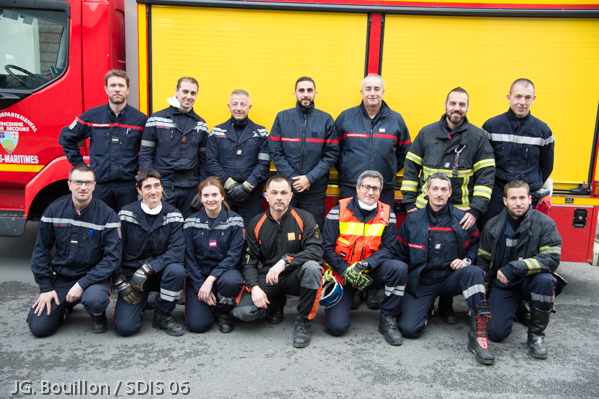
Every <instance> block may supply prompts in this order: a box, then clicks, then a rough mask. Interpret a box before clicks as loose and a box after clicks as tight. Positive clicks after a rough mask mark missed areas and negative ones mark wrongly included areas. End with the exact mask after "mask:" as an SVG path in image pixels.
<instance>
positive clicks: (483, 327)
mask: <svg viewBox="0 0 599 399" xmlns="http://www.w3.org/2000/svg"><path fill="white" fill-rule="evenodd" d="M490 318H491V315H490V314H478V315H476V341H477V342H478V345H480V347H481V348H483V349H487V348H488V347H489V342H488V341H487V329H488V327H489V319H490Z"/></svg>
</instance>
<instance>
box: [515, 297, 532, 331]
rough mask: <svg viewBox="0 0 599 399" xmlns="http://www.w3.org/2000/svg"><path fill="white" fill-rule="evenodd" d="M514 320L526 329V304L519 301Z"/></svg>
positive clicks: (527, 319) (528, 314)
mask: <svg viewBox="0 0 599 399" xmlns="http://www.w3.org/2000/svg"><path fill="white" fill-rule="evenodd" d="M516 319H517V320H518V322H519V323H522V324H524V325H525V326H526V327H528V321H529V320H530V311H529V310H528V302H527V301H524V300H523V301H521V302H520V305H518V310H517V311H516Z"/></svg>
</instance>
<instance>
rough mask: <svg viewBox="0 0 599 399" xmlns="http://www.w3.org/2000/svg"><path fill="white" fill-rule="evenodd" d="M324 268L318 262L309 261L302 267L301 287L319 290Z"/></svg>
mask: <svg viewBox="0 0 599 399" xmlns="http://www.w3.org/2000/svg"><path fill="white" fill-rule="evenodd" d="M321 271H322V266H320V265H319V264H318V263H317V262H314V261H308V262H306V263H304V264H303V265H302V268H301V270H300V276H301V277H300V278H301V279H300V286H301V287H303V288H307V289H309V290H317V289H319V288H320V272H321Z"/></svg>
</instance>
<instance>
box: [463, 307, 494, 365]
mask: <svg viewBox="0 0 599 399" xmlns="http://www.w3.org/2000/svg"><path fill="white" fill-rule="evenodd" d="M490 318H491V306H489V302H487V301H486V300H482V301H480V302H479V303H478V305H476V313H475V312H474V311H473V310H470V332H469V333H468V350H469V351H472V353H474V355H476V361H477V362H479V363H482V364H486V365H490V364H494V363H495V356H493V354H492V353H491V351H490V350H489V340H488V338H487V328H488V325H489V319H490Z"/></svg>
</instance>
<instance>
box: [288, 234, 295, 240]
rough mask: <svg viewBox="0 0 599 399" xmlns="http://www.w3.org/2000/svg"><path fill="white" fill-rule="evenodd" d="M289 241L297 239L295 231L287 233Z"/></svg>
mask: <svg viewBox="0 0 599 399" xmlns="http://www.w3.org/2000/svg"><path fill="white" fill-rule="evenodd" d="M287 241H295V233H287Z"/></svg>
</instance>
